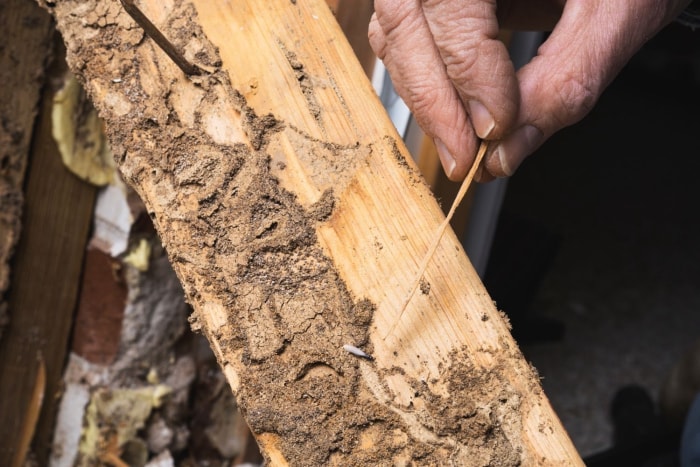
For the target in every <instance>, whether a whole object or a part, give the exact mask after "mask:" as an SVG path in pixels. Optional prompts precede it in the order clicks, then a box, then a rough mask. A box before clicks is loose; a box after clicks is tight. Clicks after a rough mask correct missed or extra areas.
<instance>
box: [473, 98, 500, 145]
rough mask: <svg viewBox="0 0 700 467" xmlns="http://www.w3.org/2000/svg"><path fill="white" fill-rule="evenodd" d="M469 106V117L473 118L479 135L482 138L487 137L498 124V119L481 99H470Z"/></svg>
mask: <svg viewBox="0 0 700 467" xmlns="http://www.w3.org/2000/svg"><path fill="white" fill-rule="evenodd" d="M467 107H469V118H471V120H472V125H474V130H475V131H476V134H477V136H478V137H479V138H481V139H484V138H487V137H488V136H489V134H491V131H493V129H494V127H495V126H496V121H495V120H494V119H493V117H492V116H491V114H490V113H489V111H488V110H486V107H484V106H483V104H482V103H481V102H479V101H469V102H467Z"/></svg>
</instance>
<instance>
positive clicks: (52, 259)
mask: <svg viewBox="0 0 700 467" xmlns="http://www.w3.org/2000/svg"><path fill="white" fill-rule="evenodd" d="M51 99H52V92H50V91H47V92H45V93H44V96H43V98H42V105H41V112H40V117H39V121H38V124H37V127H36V129H35V133H34V137H33V143H32V149H31V153H30V157H29V161H30V162H29V169H28V174H27V185H26V194H25V199H26V201H25V215H24V222H23V224H24V229H23V234H22V237H21V239H20V242H19V244H18V247H17V252H16V254H15V258H14V261H13V285H12V288H11V289H10V293H9V297H8V303H9V309H10V314H11V316H12V319H11V321H10V324H9V325H8V327H7V328H6V333H5V334H6V335H5V337H4V338H3V340H2V341H0V381H1V382H2V384H0V413H1V414H3V417H2V418H3V423H2V424H0V459H12V458H13V453H14V451H15V449H16V448H17V437H18V436H19V434H20V428H21V427H22V426H23V424H24V417H25V414H26V413H27V405H28V404H30V403H31V394H32V388H33V385H34V381H35V378H36V374H37V365H38V363H37V358H36V356H37V352H41V354H42V355H43V356H44V361H45V365H46V397H45V399H44V403H43V406H42V409H41V414H40V417H39V422H38V425H37V428H36V432H35V438H34V442H33V443H32V450H33V451H34V453H35V454H36V455H37V458H38V459H39V461H40V463H43V462H44V461H45V459H46V458H47V455H48V452H49V448H50V442H51V435H52V433H53V420H54V417H55V410H56V403H57V397H58V396H59V395H60V389H61V388H60V380H61V373H62V371H63V366H64V363H65V356H66V351H67V347H68V335H69V332H70V328H71V324H72V317H73V311H74V309H75V304H76V301H77V297H78V284H79V283H80V280H79V279H80V271H81V268H82V262H83V255H84V252H85V245H86V242H87V235H88V231H89V229H90V219H91V216H92V206H93V201H94V196H95V188H94V187H92V186H90V185H88V184H87V183H86V182H83V181H82V180H80V179H79V178H77V177H75V176H74V175H73V174H71V173H70V172H69V171H68V170H67V169H66V168H65V167H64V166H63V163H62V162H61V156H60V154H59V153H58V150H57V148H56V144H55V143H54V140H53V138H52V136H51Z"/></svg>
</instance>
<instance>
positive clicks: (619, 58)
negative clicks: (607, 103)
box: [485, 0, 673, 177]
mask: <svg viewBox="0 0 700 467" xmlns="http://www.w3.org/2000/svg"><path fill="white" fill-rule="evenodd" d="M670 3H673V2H658V1H654V0H637V1H629V2H606V1H596V2H591V1H590V0H569V1H568V2H567V4H566V6H565V8H564V13H563V15H562V17H561V19H560V21H559V23H558V24H557V26H556V28H555V29H554V31H553V32H552V34H551V36H550V37H549V39H548V40H547V41H546V42H545V43H544V44H543V45H542V47H540V50H539V51H538V56H537V57H535V58H534V59H533V60H532V61H531V62H530V63H529V64H528V65H526V66H525V67H523V68H522V69H521V70H520V71H519V72H518V74H517V76H518V80H519V82H520V94H521V101H520V113H519V116H518V119H517V122H516V124H515V126H514V130H513V131H512V132H511V133H510V134H509V135H508V136H506V137H505V138H504V139H503V140H501V141H500V142H499V143H498V144H497V145H495V146H494V147H493V148H492V149H491V152H490V154H489V155H488V156H487V159H486V165H485V168H486V171H487V172H489V173H490V174H492V175H494V176H499V177H502V176H509V175H512V174H513V172H514V171H515V169H517V167H518V166H519V165H520V163H521V162H522V161H523V159H525V158H526V157H527V156H528V155H529V154H531V153H532V152H534V151H535V150H536V149H537V148H538V147H539V146H540V145H541V144H542V143H543V142H544V141H545V140H546V139H547V138H549V137H550V136H551V135H552V134H553V133H555V132H557V131H559V130H560V129H562V128H564V127H566V126H569V125H572V124H573V123H576V122H577V121H579V120H580V119H582V118H583V117H584V116H585V115H586V114H588V112H589V111H590V110H591V108H592V107H593V105H594V104H595V103H596V101H597V100H598V98H599V97H600V95H601V93H602V92H603V90H604V89H605V88H606V87H607V85H608V84H609V83H610V81H611V80H612V79H613V78H614V77H615V76H616V75H617V73H618V72H619V71H620V69H621V68H622V66H624V64H625V63H627V61H628V60H629V59H630V57H631V56H632V55H633V54H634V53H635V52H636V51H637V50H638V48H639V47H640V46H641V45H642V44H643V43H644V42H646V41H647V40H648V39H649V38H650V37H651V36H652V35H653V34H654V33H656V31H658V29H660V28H661V27H662V26H663V25H664V24H666V23H667V22H668V21H670V18H672V17H673V12H672V11H671V10H673V8H670V7H669V4H670Z"/></svg>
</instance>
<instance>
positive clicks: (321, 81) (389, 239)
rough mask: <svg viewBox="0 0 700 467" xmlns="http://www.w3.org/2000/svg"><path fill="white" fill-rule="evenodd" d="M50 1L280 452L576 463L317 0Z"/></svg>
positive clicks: (254, 421) (198, 307) (260, 432)
mask: <svg viewBox="0 0 700 467" xmlns="http://www.w3.org/2000/svg"><path fill="white" fill-rule="evenodd" d="M52 4H55V5H54V6H53V8H52V12H53V13H54V15H55V17H56V20H57V24H58V27H59V29H60V30H61V32H62V34H63V36H64V39H65V41H66V44H67V48H68V60H69V63H70V64H71V66H72V68H73V69H74V71H75V72H77V73H79V74H80V75H81V76H82V78H83V80H84V81H85V82H86V85H87V88H88V90H89V92H90V94H91V96H92V98H93V100H94V103H95V105H96V106H97V107H98V109H99V110H100V112H101V114H102V116H103V117H104V118H105V120H106V122H107V131H108V133H109V135H110V138H111V142H112V147H113V150H114V152H115V154H116V157H117V159H118V162H119V165H120V169H121V170H122V172H123V174H124V176H125V177H126V179H127V180H128V181H129V182H130V183H131V184H133V186H134V187H135V189H136V190H137V191H138V192H139V194H140V195H141V196H142V198H143V200H144V202H145V204H146V206H147V208H148V210H149V213H150V214H151V216H152V218H153V219H154V223H155V225H156V228H157V230H158V232H159V233H160V235H161V237H162V241H163V244H164V245H165V247H166V248H167V250H168V253H169V256H170V258H171V260H172V263H173V266H174V268H175V270H176V272H177V274H178V276H179V278H180V280H181V281H182V283H183V286H184V289H185V294H186V297H187V298H188V300H189V301H190V303H192V305H193V307H194V309H195V314H194V319H193V323H194V326H195V327H196V328H199V329H202V330H203V332H204V333H205V334H206V335H207V337H208V338H209V339H210V342H211V344H212V347H213V349H214V351H215V353H216V355H217V357H218V359H219V362H220V364H221V366H222V367H223V369H224V373H225V374H226V376H227V378H228V380H229V383H230V385H231V387H232V389H233V391H234V393H235V394H236V397H237V399H238V402H239V405H240V406H241V408H242V411H243V413H244V416H245V417H246V420H247V422H248V424H249V425H250V427H251V429H252V431H253V433H254V434H255V436H256V438H257V441H258V443H259V444H260V446H261V448H262V451H263V454H264V455H265V457H266V459H267V460H268V461H269V462H270V463H271V464H272V465H287V464H292V465H325V464H330V465H376V464H379V463H395V464H399V465H406V464H410V463H415V464H424V465H447V464H450V463H451V464H456V465H486V464H491V465H520V464H523V465H533V464H539V465H542V464H549V465H581V461H580V459H579V457H578V455H577V454H576V452H575V450H574V448H573V446H572V444H571V442H570V440H569V438H568V436H567V435H566V433H565V432H564V430H563V428H562V427H561V424H560V423H559V421H558V419H557V417H556V415H555V414H554V413H553V411H552V409H551V407H550V406H549V403H548V401H547V399H546V397H545V396H544V394H543V392H542V390H541V388H540V385H539V381H538V378H537V375H536V374H535V372H534V371H533V370H532V369H531V368H530V367H529V365H528V364H527V362H526V361H525V360H524V358H523V357H522V355H521V353H520V352H519V350H518V349H517V346H516V344H515V342H514V341H513V340H512V338H511V337H510V335H509V333H508V328H507V324H506V323H505V322H504V321H503V319H502V318H501V315H500V314H499V313H498V311H497V310H496V309H495V308H494V305H493V303H492V302H491V300H490V298H489V296H488V294H487V293H486V291H485V290H484V288H483V286H482V284H481V283H480V282H479V279H478V277H477V276H476V274H475V272H474V270H473V268H472V267H471V265H470V264H469V261H468V260H467V258H466V256H465V254H464V252H463V250H462V249H461V246H460V245H459V242H458V241H457V238H456V237H455V236H454V234H453V233H452V232H450V233H449V234H446V235H445V237H444V239H443V242H442V243H441V245H440V247H439V248H438V250H437V252H436V254H435V256H434V259H433V261H432V262H431V264H430V266H429V267H428V270H427V272H426V274H425V279H426V283H425V286H424V287H423V290H422V293H421V294H418V295H417V296H416V297H415V298H414V300H413V302H412V303H411V304H410V306H409V307H408V309H407V312H406V313H405V315H404V317H403V319H402V320H401V321H400V322H399V324H398V326H396V327H395V331H394V332H393V333H391V334H390V335H387V334H388V331H389V330H390V329H393V327H394V324H395V321H396V319H397V317H398V313H399V309H400V306H401V304H402V302H403V300H404V297H405V296H406V294H407V293H408V291H409V290H408V289H409V288H410V286H411V281H412V278H413V275H414V274H415V272H416V268H417V266H418V264H419V263H420V261H421V259H422V257H423V255H424V254H425V251H426V249H427V247H428V245H429V244H430V241H431V239H432V235H433V233H434V232H435V231H436V229H437V227H438V225H439V224H440V222H441V220H442V219H443V218H444V216H443V215H442V212H441V210H440V207H439V206H438V204H437V203H436V202H435V199H434V198H433V197H432V195H431V194H430V191H429V188H428V187H427V186H426V185H425V183H424V182H423V180H422V178H421V177H420V175H419V174H418V171H417V169H416V167H415V165H414V164H413V162H412V161H411V160H410V157H407V152H406V150H405V147H404V146H403V144H402V143H401V140H400V138H399V137H398V135H397V134H396V132H395V130H394V129H393V126H392V125H391V123H390V122H389V120H388V118H387V117H386V114H385V113H384V112H383V110H382V108H381V104H380V103H379V101H378V99H377V97H376V95H375V94H374V91H373V90H372V88H371V86H370V84H369V82H368V81H367V80H366V78H365V77H364V76H363V72H362V69H361V67H360V65H359V63H358V62H357V60H356V59H355V58H354V55H353V53H352V50H351V48H350V46H349V45H348V43H347V41H345V39H344V38H343V36H342V33H341V31H340V29H339V27H338V25H337V23H336V22H335V20H334V19H333V17H332V15H331V13H330V11H329V9H328V6H327V5H326V4H325V3H324V2H323V1H321V0H308V1H307V0H303V1H302V0H298V1H289V0H271V1H268V2H264V3H261V2H257V1H254V0H248V1H244V0H241V1H236V2H223V1H220V2H214V1H210V0H197V1H195V2H193V3H187V2H183V1H180V0H172V1H168V2H145V1H144V2H141V7H142V8H143V10H144V11H145V13H146V15H147V16H148V17H149V18H151V19H152V21H153V22H154V23H155V24H156V25H157V26H158V27H159V28H161V29H162V30H163V32H164V34H165V35H166V36H167V37H168V38H170V39H171V40H172V41H173V42H174V44H175V47H176V48H179V49H180V50H182V51H184V53H185V56H186V57H187V58H188V59H189V60H192V61H195V62H196V64H197V66H199V67H201V68H202V69H204V70H207V73H205V74H203V75H201V76H194V77H187V76H185V75H184V74H183V73H182V72H181V70H180V69H178V68H177V67H176V66H175V65H174V64H173V63H172V62H171V61H170V60H169V59H168V58H167V56H166V55H165V54H164V53H163V52H162V51H161V50H159V49H158V48H157V47H156V46H154V43H153V41H151V40H148V39H144V38H143V37H142V34H141V31H140V29H138V28H137V27H135V25H134V23H133V22H132V21H131V20H130V18H129V17H127V16H126V15H125V14H123V12H122V11H121V9H119V4H118V2H116V1H114V2H97V1H96V0H87V1H82V0H81V1H77V0H62V1H56V2H52ZM347 344H350V345H353V346H356V347H359V348H361V349H363V350H364V351H365V352H367V353H369V354H371V355H373V356H374V360H372V361H370V360H365V359H362V358H358V357H356V356H354V355H351V354H350V353H348V352H346V351H345V350H344V345H347Z"/></svg>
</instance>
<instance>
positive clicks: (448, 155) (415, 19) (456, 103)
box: [369, 0, 477, 180]
mask: <svg viewBox="0 0 700 467" xmlns="http://www.w3.org/2000/svg"><path fill="white" fill-rule="evenodd" d="M375 10H376V13H375V16H374V17H373V19H372V22H371V24H370V30H369V36H370V44H371V45H372V48H373V49H374V51H375V53H376V54H377V56H378V57H379V58H380V59H381V60H382V61H383V62H384V65H385V66H386V68H387V70H389V73H390V74H391V77H392V80H393V82H394V86H395V88H396V91H397V92H398V94H399V95H400V96H401V97H402V99H403V100H404V101H405V102H406V104H407V105H408V106H409V108H410V109H411V111H412V112H413V115H414V117H415V118H416V120H417V121H418V124H419V125H420V126H421V128H423V130H424V131H425V132H426V134H428V135H429V136H431V137H433V139H434V140H435V145H436V147H437V149H438V154H439V155H440V160H441V162H442V165H443V167H444V168H445V173H446V174H447V176H448V177H449V178H450V179H452V180H461V179H463V178H464V177H465V176H466V174H467V170H468V168H469V166H470V165H471V163H472V162H473V159H474V156H475V154H476V147H477V138H476V135H475V134H474V130H473V129H472V126H471V123H470V121H469V119H468V117H467V113H466V111H465V108H464V106H463V104H462V101H461V100H460V96H459V94H458V93H457V90H456V89H455V87H454V86H453V84H452V82H451V81H450V78H449V77H448V75H447V71H446V68H445V64H444V63H443V61H442V58H441V56H440V52H439V51H438V49H437V47H436V45H435V42H434V40H433V35H432V33H431V31H430V28H429V27H428V24H427V22H426V19H425V16H424V15H423V10H422V9H421V3H420V0H377V1H376V2H375Z"/></svg>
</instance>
